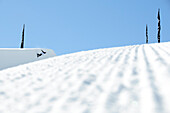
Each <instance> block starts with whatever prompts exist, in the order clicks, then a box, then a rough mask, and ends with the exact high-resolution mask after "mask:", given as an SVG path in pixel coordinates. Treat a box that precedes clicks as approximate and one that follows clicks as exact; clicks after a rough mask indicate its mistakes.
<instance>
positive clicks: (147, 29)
mask: <svg viewBox="0 0 170 113" xmlns="http://www.w3.org/2000/svg"><path fill="white" fill-rule="evenodd" d="M146 43H148V26H147V24H146Z"/></svg>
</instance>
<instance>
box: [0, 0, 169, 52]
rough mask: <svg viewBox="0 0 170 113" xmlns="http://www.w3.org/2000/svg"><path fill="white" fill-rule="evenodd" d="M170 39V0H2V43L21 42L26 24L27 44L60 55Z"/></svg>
mask: <svg viewBox="0 0 170 113" xmlns="http://www.w3.org/2000/svg"><path fill="white" fill-rule="evenodd" d="M158 8H160V9H161V25H162V30H161V42H167V41H170V21H169V20H170V0H0V40H1V41H0V48H18V47H19V46H20V42H21V32H22V25H23V24H26V32H25V47H26V48H50V49H53V50H54V51H55V53H56V54H57V55H62V54H68V53H73V52H78V51H86V50H91V49H98V48H108V47H118V46H127V45H135V44H143V43H145V25H146V24H148V27H149V43H156V42H157V18H156V17H157V10H158Z"/></svg>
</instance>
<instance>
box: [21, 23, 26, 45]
mask: <svg viewBox="0 0 170 113" xmlns="http://www.w3.org/2000/svg"><path fill="white" fill-rule="evenodd" d="M24 30H25V24H24V25H23V31H22V41H21V48H24Z"/></svg>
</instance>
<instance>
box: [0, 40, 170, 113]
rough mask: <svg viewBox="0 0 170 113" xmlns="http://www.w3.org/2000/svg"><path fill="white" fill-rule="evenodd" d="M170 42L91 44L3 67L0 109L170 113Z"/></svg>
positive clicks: (12, 112)
mask: <svg viewBox="0 0 170 113" xmlns="http://www.w3.org/2000/svg"><path fill="white" fill-rule="evenodd" d="M169 50H170V42H167V43H160V44H147V45H146V44H144V45H134V46H127V47H117V48H107V49H98V50H91V51H86V52H79V53H73V54H68V55H63V56H57V57H53V58H49V59H45V60H41V61H37V62H33V63H29V64H25V65H21V66H17V67H13V68H9V69H6V70H2V71H0V113H170V90H169V87H170V51H169Z"/></svg>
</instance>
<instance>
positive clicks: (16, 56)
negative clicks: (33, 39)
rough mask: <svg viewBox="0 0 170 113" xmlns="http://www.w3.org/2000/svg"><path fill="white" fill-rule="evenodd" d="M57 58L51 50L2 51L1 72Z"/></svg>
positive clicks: (6, 49) (0, 51)
mask: <svg viewBox="0 0 170 113" xmlns="http://www.w3.org/2000/svg"><path fill="white" fill-rule="evenodd" d="M43 52H44V53H43ZM53 56H55V53H54V51H53V50H50V49H41V48H35V49H33V48H32V49H28V48H24V49H18V48H16V49H9V48H4V49H2V48H1V49H0V70H1V69H5V68H9V67H12V66H17V65H21V64H25V63H29V62H33V61H37V60H40V59H45V58H49V57H53Z"/></svg>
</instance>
